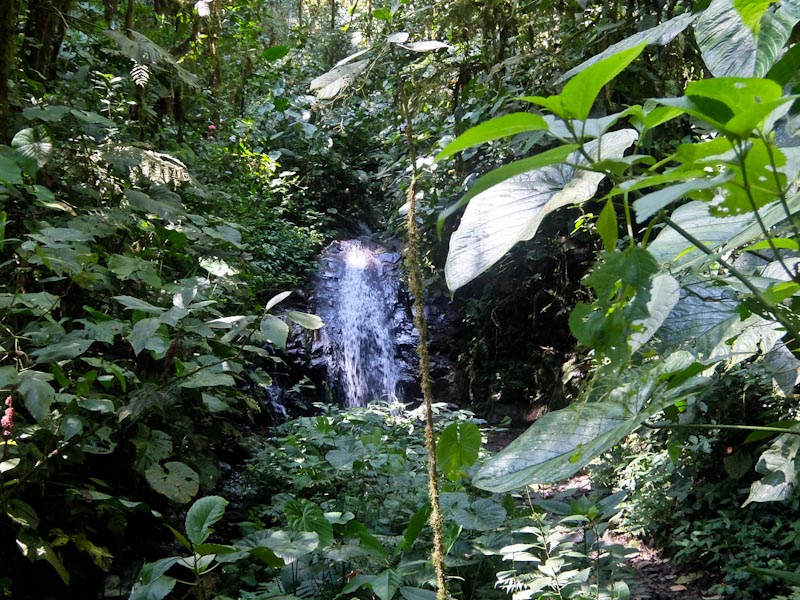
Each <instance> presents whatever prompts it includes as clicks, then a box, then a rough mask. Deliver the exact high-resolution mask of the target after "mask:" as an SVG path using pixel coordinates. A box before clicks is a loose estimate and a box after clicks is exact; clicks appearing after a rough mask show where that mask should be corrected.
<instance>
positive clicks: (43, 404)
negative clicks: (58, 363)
mask: <svg viewBox="0 0 800 600" xmlns="http://www.w3.org/2000/svg"><path fill="white" fill-rule="evenodd" d="M52 379H53V376H52V375H50V373H42V372H41V371H22V372H21V373H20V374H19V388H17V389H18V390H19V393H20V395H21V396H22V400H23V401H24V402H25V408H27V409H28V412H29V413H31V415H32V416H33V418H34V419H36V422H37V423H45V422H47V421H49V420H50V405H51V404H52V403H53V400H55V398H56V391H55V390H54V389H53V386H52V385H50V384H49V383H48V381H52Z"/></svg>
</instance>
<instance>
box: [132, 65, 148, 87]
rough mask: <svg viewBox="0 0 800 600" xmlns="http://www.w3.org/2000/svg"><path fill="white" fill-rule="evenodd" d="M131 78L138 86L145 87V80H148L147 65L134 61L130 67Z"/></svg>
mask: <svg viewBox="0 0 800 600" xmlns="http://www.w3.org/2000/svg"><path fill="white" fill-rule="evenodd" d="M131 79H133V82H134V83H135V84H136V85H138V86H139V87H145V86H146V85H147V82H148V81H150V68H149V67H148V66H147V65H142V64H139V63H137V62H134V63H133V68H132V69H131Z"/></svg>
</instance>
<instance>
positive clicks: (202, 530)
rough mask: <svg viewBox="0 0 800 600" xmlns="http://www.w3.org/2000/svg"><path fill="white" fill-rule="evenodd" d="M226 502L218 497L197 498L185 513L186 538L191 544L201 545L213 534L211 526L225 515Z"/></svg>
mask: <svg viewBox="0 0 800 600" xmlns="http://www.w3.org/2000/svg"><path fill="white" fill-rule="evenodd" d="M227 505H228V501H227V500H225V498H221V497H220V496H205V497H204V498H199V499H198V500H197V501H196V502H195V503H194V504H192V507H191V508H190V509H189V511H188V512H187V513H186V519H185V525H186V537H188V538H189V541H190V542H192V544H195V545H196V544H202V543H203V542H205V541H206V540H207V539H208V536H210V535H211V534H212V533H213V531H214V530H213V529H211V526H212V525H213V524H214V523H216V522H217V521H219V520H220V519H221V518H222V517H223V516H224V514H225V507H226V506H227Z"/></svg>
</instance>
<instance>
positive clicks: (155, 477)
mask: <svg viewBox="0 0 800 600" xmlns="http://www.w3.org/2000/svg"><path fill="white" fill-rule="evenodd" d="M144 476H145V479H147V483H149V484H150V487H152V488H153V489H154V490H155V491H157V492H158V493H159V494H164V495H165V496H166V497H167V498H169V499H170V500H172V501H173V502H177V503H179V504H186V503H187V502H189V500H191V499H192V498H194V497H195V496H196V495H197V492H198V490H199V489H200V476H199V475H198V474H197V471H195V470H194V469H192V468H191V467H190V466H189V465H187V464H184V463H182V462H177V461H173V462H168V463H164V466H163V467H162V466H161V465H159V464H155V465H152V466H150V467H149V468H148V469H146V470H145V472H144Z"/></svg>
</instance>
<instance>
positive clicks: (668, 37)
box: [556, 13, 697, 83]
mask: <svg viewBox="0 0 800 600" xmlns="http://www.w3.org/2000/svg"><path fill="white" fill-rule="evenodd" d="M696 18H697V17H696V15H693V14H692V13H684V14H682V15H678V16H677V17H674V18H672V19H670V20H669V21H665V22H663V23H661V25H657V26H656V27H653V28H651V29H645V30H644V31H640V32H639V33H636V34H634V35H632V36H630V37H628V38H625V39H624V40H622V41H621V42H617V43H616V44H613V45H611V46H609V47H608V48H606V49H605V50H603V52H601V53H600V54H597V55H596V56H593V57H592V58H590V59H589V60H587V61H584V62H582V63H581V64H579V65H578V66H577V67H574V68H572V69H570V70H569V71H567V72H566V73H564V74H563V75H562V76H561V77H559V78H558V80H557V81H556V83H561V82H562V81H566V80H567V79H569V78H570V77H572V76H574V75H577V74H578V73H580V72H581V71H585V70H586V69H588V68H589V67H591V66H592V65H593V64H595V63H598V62H600V61H601V60H603V59H605V58H608V57H609V56H613V55H614V54H617V53H618V52H622V51H623V50H630V49H631V48H635V47H636V46H639V45H641V44H647V45H649V44H658V45H659V46H666V45H667V44H669V43H670V42H671V41H672V40H673V39H674V38H675V36H677V35H678V34H679V33H681V32H682V31H683V30H684V29H686V28H687V27H688V26H689V25H691V24H692V22H694V20H695V19H696Z"/></svg>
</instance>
